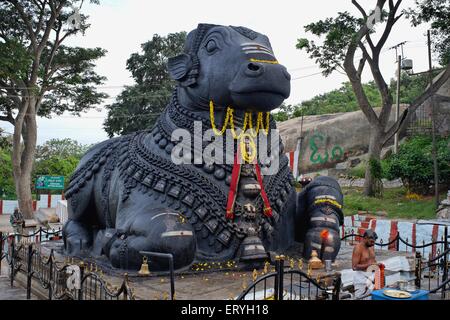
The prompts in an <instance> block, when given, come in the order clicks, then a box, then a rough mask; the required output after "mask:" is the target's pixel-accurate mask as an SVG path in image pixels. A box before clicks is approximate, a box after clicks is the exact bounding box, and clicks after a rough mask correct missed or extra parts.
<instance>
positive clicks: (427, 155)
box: [385, 136, 450, 195]
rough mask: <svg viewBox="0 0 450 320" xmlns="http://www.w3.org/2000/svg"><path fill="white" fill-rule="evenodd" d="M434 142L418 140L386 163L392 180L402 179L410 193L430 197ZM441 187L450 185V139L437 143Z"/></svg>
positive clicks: (412, 141)
mask: <svg viewBox="0 0 450 320" xmlns="http://www.w3.org/2000/svg"><path fill="white" fill-rule="evenodd" d="M432 155H433V154H432V138H431V137H430V136H414V137H412V138H410V139H408V140H407V141H406V142H405V143H404V144H402V145H401V146H400V148H399V152H398V154H393V155H391V156H390V157H388V158H387V159H386V161H385V168H386V174H387V178H388V179H391V180H392V179H395V178H400V179H401V180H402V181H403V184H404V185H405V187H406V188H407V189H408V191H409V192H413V193H418V194H422V195H426V194H429V193H430V191H431V190H432V189H431V188H430V186H432V184H433V181H434V170H433V156H432ZM437 161H438V170H439V183H440V184H444V185H450V138H438V139H437Z"/></svg>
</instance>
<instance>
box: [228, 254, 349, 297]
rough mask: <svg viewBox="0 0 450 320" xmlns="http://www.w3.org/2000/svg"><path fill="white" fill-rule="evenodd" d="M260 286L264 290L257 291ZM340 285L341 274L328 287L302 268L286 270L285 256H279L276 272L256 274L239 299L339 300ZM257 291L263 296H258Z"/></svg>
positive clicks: (276, 261)
mask: <svg viewBox="0 0 450 320" xmlns="http://www.w3.org/2000/svg"><path fill="white" fill-rule="evenodd" d="M285 276H288V279H287V280H288V281H285V280H286V279H285ZM271 284H273V285H271ZM258 287H262V290H259V291H257V288H258ZM340 287H341V278H340V274H337V275H336V276H335V278H334V279H333V286H332V287H331V288H327V287H324V286H322V285H321V284H320V283H319V281H316V280H315V279H313V278H312V277H311V276H309V275H308V274H306V273H304V272H303V271H301V270H285V266H284V256H277V257H276V259H275V272H271V273H267V274H265V275H263V276H261V277H259V278H257V277H256V276H254V278H253V283H252V284H251V285H250V286H249V287H247V288H246V289H244V291H243V292H242V293H241V294H240V295H239V296H238V297H237V300H259V299H261V300H339V292H340ZM257 292H258V293H260V294H261V296H258V297H257Z"/></svg>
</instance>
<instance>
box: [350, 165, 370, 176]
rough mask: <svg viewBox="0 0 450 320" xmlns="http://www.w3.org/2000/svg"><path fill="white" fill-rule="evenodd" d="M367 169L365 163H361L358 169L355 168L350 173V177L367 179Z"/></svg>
mask: <svg viewBox="0 0 450 320" xmlns="http://www.w3.org/2000/svg"><path fill="white" fill-rule="evenodd" d="M366 167H367V164H366V163H365V162H360V163H358V165H356V167H353V168H351V169H350V170H349V171H348V175H349V176H351V177H355V178H361V179H364V178H365V177H366Z"/></svg>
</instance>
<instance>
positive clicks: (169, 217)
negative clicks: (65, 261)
mask: <svg viewBox="0 0 450 320" xmlns="http://www.w3.org/2000/svg"><path fill="white" fill-rule="evenodd" d="M168 70H169V74H170V76H171V77H172V78H173V79H174V80H176V81H177V82H178V86H177V88H176V89H175V91H174V94H173V97H172V99H171V101H170V103H169V105H168V106H167V108H166V109H165V110H164V112H163V113H162V115H161V116H160V118H159V119H158V121H157V123H156V125H155V126H154V127H153V129H151V130H147V131H141V132H136V133H133V134H129V135H126V136H122V137H118V138H114V139H110V140H107V141H104V142H102V143H99V144H97V145H96V146H94V147H93V148H92V149H90V150H89V151H88V152H87V153H86V155H85V156H84V157H83V159H82V160H81V162H80V164H79V166H78V168H77V169H76V171H75V173H74V175H73V177H72V179H71V181H70V184H69V187H68V189H67V190H66V197H67V200H68V210H69V221H68V222H67V223H66V224H65V226H64V229H63V235H64V237H63V238H64V244H65V248H66V251H67V253H68V254H77V253H78V250H80V245H81V247H82V248H83V249H86V248H89V249H90V250H91V253H92V254H94V255H98V256H100V255H103V254H104V255H106V256H107V257H108V258H109V260H110V261H111V263H112V265H113V266H114V267H118V268H122V269H135V270H137V269H138V268H139V267H140V265H141V263H142V256H141V254H140V253H139V252H140V251H143V250H145V251H156V252H166V253H172V254H173V256H174V265H175V268H183V267H186V266H189V265H190V264H191V263H192V262H193V261H194V260H195V259H196V260H197V261H225V260H233V259H234V260H239V261H240V262H243V263H245V264H247V265H251V264H252V263H253V262H255V261H261V260H265V259H266V258H267V257H268V252H269V251H275V252H277V251H278V252H280V251H282V250H284V249H287V248H288V247H289V246H290V245H292V244H293V243H294V241H299V242H303V243H304V256H306V257H309V256H310V254H311V250H313V249H314V250H317V251H318V252H319V251H320V249H321V247H322V240H323V236H324V235H326V242H325V244H326V245H325V247H322V249H324V250H322V252H323V255H324V258H325V259H333V260H334V258H335V257H336V255H337V253H338V251H339V249H340V239H339V225H340V224H342V222H343V214H342V211H341V207H342V203H343V198H342V193H341V190H340V187H339V185H338V183H337V182H336V181H335V180H333V179H331V178H328V177H319V178H316V179H315V180H314V181H313V182H311V183H310V184H309V185H308V186H307V187H306V188H305V189H303V190H302V192H300V193H297V192H296V190H295V188H294V187H293V176H292V173H291V172H290V169H289V165H288V159H287V157H286V156H285V155H284V150H283V145H282V143H281V142H279V143H278V144H277V145H276V146H275V147H273V146H272V147H268V155H269V158H268V161H265V163H261V162H260V158H259V157H258V158H257V159H258V160H256V161H257V162H255V161H254V162H253V163H251V162H249V161H250V160H249V161H247V162H245V163H243V164H242V165H241V166H238V165H236V164H235V163H236V160H234V161H232V162H231V164H230V163H228V164H218V163H207V162H206V161H197V162H195V160H194V162H193V163H192V162H190V164H178V165H177V164H175V163H174V161H173V159H172V155H173V151H174V148H175V147H177V145H178V143H179V141H175V142H174V141H172V140H173V139H171V135H172V133H173V132H174V130H176V129H179V128H182V129H185V130H187V131H188V132H190V133H193V132H194V122H195V121H198V122H200V123H201V124H202V125H203V126H202V130H203V132H204V131H206V130H207V129H211V127H214V125H215V126H216V127H215V132H216V133H221V132H218V131H221V130H222V129H218V128H223V126H226V125H227V123H228V125H231V126H233V125H235V126H236V127H235V128H236V130H235V132H234V133H235V134H236V135H237V134H238V133H237V132H238V131H239V130H238V127H239V128H242V127H243V126H244V127H245V125H244V123H245V122H247V126H248V125H249V123H250V122H249V121H248V120H249V119H246V120H244V119H245V118H246V117H247V116H248V114H253V118H252V119H253V120H251V119H250V121H252V124H253V129H256V127H257V125H256V122H258V123H259V127H260V131H264V130H267V131H268V135H269V136H271V135H272V133H273V132H275V131H276V130H274V129H276V124H275V121H274V120H273V119H272V118H269V114H268V112H269V111H270V110H272V109H274V108H276V107H278V106H279V105H280V104H281V103H282V102H283V100H284V99H286V98H287V97H288V96H289V94H290V75H289V73H288V72H287V70H286V68H285V67H284V66H282V65H280V64H279V63H278V62H277V61H276V59H275V57H274V54H273V51H272V48H271V45H270V42H269V39H268V38H267V37H266V36H265V35H262V34H260V33H257V32H254V31H252V30H250V29H247V28H244V27H233V26H229V27H227V26H218V25H209V24H200V25H198V27H197V29H195V30H193V31H192V32H190V33H189V35H188V37H187V40H186V45H185V53H183V54H181V55H179V56H177V57H174V58H171V59H169V62H168ZM211 102H213V104H211ZM228 106H232V108H234V109H231V111H230V108H228ZM233 110H234V113H233ZM263 112H265V113H266V114H265V115H266V116H267V117H266V116H263V117H261V116H262V113H263ZM230 113H232V114H231V115H230ZM258 113H259V115H258ZM214 118H215V122H216V123H215V124H214V123H212V121H211V120H213V122H214ZM227 131H229V130H227ZM201 133H202V132H201ZM266 133H267V132H266ZM268 140H270V139H268ZM232 141H233V144H234V149H232V150H233V152H236V154H237V152H238V151H237V150H242V148H241V145H240V143H241V142H242V141H241V142H240V141H238V140H235V139H232ZM246 142H247V144H246V145H245V147H247V146H248V137H247V138H246ZM202 148H203V149H204V148H205V142H203V147H202ZM183 150H184V149H183ZM245 150H246V149H245ZM258 150H259V149H258ZM243 152H245V151H243ZM249 154H251V152H249ZM247 155H248V154H247ZM178 156H180V157H186V159H188V160H189V159H192V158H193V155H192V153H191V152H186V151H185V152H184V154H183V152H179V155H178ZM277 157H279V158H277ZM275 158H277V159H278V160H279V161H278V164H279V167H277V168H278V170H277V171H276V173H275V174H271V175H269V174H267V175H265V174H264V173H263V169H266V168H267V167H268V166H270V165H271V161H272V160H274V159H275ZM232 159H233V157H232ZM266 160H267V159H266ZM230 190H231V191H230ZM230 198H231V200H230ZM150 268H151V269H152V270H163V269H166V268H167V262H166V261H162V260H157V259H151V261H150Z"/></svg>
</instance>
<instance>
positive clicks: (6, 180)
mask: <svg viewBox="0 0 450 320" xmlns="http://www.w3.org/2000/svg"><path fill="white" fill-rule="evenodd" d="M11 147H12V144H11V139H9V137H7V136H5V135H4V134H3V130H2V129H1V128H0V198H2V197H3V196H5V197H8V198H9V197H13V196H14V179H13V176H12V161H11Z"/></svg>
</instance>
